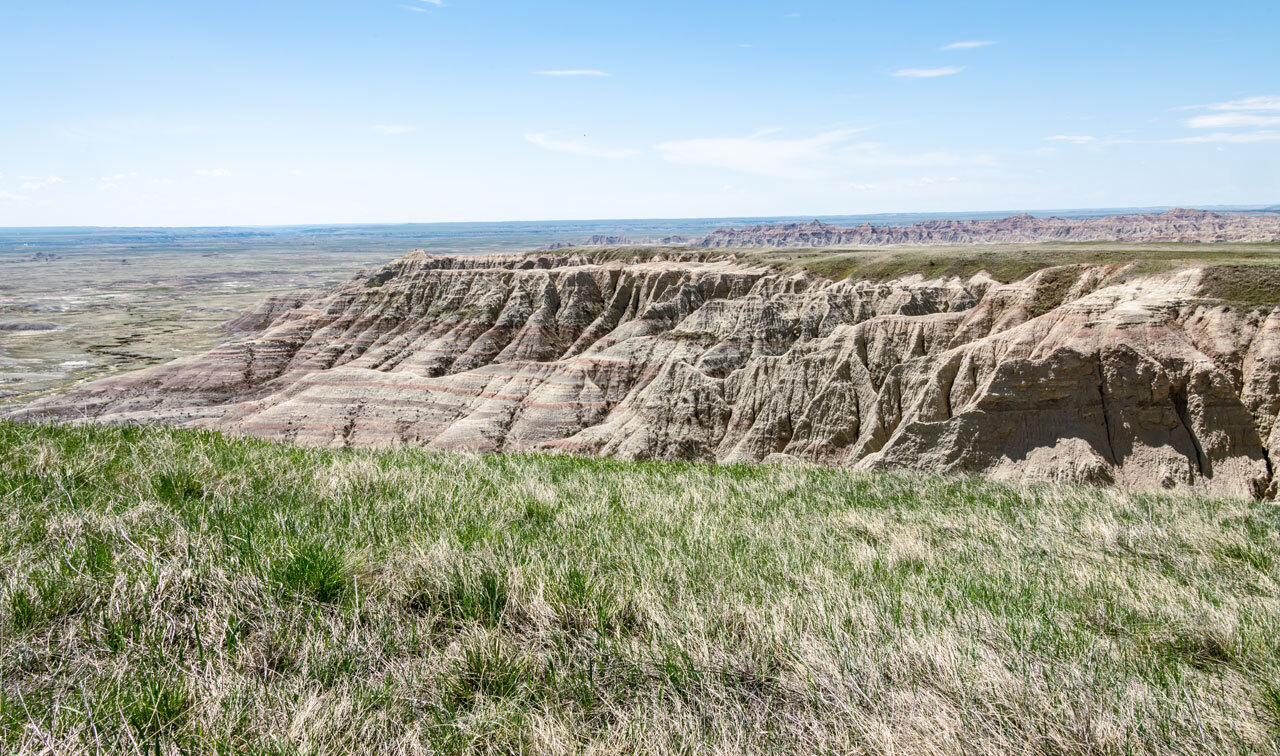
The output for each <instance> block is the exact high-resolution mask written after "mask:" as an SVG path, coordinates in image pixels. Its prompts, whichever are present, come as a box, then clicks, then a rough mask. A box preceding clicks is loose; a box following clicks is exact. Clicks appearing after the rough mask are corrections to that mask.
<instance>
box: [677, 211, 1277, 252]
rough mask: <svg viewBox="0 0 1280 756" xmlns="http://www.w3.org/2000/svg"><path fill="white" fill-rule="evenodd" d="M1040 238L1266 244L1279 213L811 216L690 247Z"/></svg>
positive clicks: (720, 233)
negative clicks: (856, 222) (881, 219)
mask: <svg viewBox="0 0 1280 756" xmlns="http://www.w3.org/2000/svg"><path fill="white" fill-rule="evenodd" d="M1046 241H1078V242H1091V241H1114V242H1273V241H1280V215H1263V214H1247V215H1246V214H1236V213H1214V212H1209V211H1207V210H1189V209H1185V208H1177V209H1174V210H1169V211H1168V212H1164V213H1158V214H1144V215H1113V216H1109V217H1106V218H1057V217H1049V218H1037V217H1035V216H1033V215H1031V214H1029V213H1020V214H1018V215H1013V216H1010V217H1008V218H1001V219H999V220H931V221H921V222H920V223H915V224H913V225H910V226H873V225H871V224H869V223H864V224H862V225H860V226H853V227H841V226H832V225H829V224H826V223H821V222H819V221H816V220H814V221H810V222H809V223H784V224H774V225H758V226H747V227H745V228H722V229H717V230H715V231H712V232H711V233H710V234H707V235H706V236H704V237H703V238H701V239H698V240H696V241H693V242H691V243H690V246H694V247H702V248H709V249H725V248H733V247H738V248H742V247H764V248H777V247H878V246H887V245H893V244H1002V243H1004V244H1007V243H1012V244H1032V243H1036V242H1046Z"/></svg>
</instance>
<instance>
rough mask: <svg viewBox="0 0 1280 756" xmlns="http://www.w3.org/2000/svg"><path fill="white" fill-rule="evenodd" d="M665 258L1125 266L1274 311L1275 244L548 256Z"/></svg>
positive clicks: (1002, 275) (1009, 270)
mask: <svg viewBox="0 0 1280 756" xmlns="http://www.w3.org/2000/svg"><path fill="white" fill-rule="evenodd" d="M672 253H675V254H679V255H683V256H687V257H692V258H695V259H698V258H701V259H716V258H720V257H724V256H726V255H734V256H736V257H737V258H738V259H740V260H743V261H744V262H749V263H753V264H758V265H770V266H773V267H776V268H778V269H780V270H784V271H785V270H808V271H811V272H813V273H816V274H818V275H820V276H824V277H826V278H829V279H831V280H833V281H842V280H844V279H846V278H855V279H861V280H868V281H888V280H892V279H894V278H898V277H900V276H905V275H911V274H915V273H919V274H921V275H923V276H926V277H929V278H935V277H939V276H960V277H961V278H968V277H969V276H972V275H973V274H975V273H977V272H979V271H986V272H987V273H989V274H990V275H991V276H993V277H994V278H996V279H997V280H999V281H1004V282H1006V283H1008V282H1010V281H1017V280H1020V279H1022V278H1026V277H1027V276H1029V275H1031V274H1032V273H1035V272H1036V271H1038V270H1043V269H1045V268H1052V267H1056V266H1060V265H1115V264H1120V265H1131V266H1133V267H1132V268H1131V269H1130V271H1129V272H1130V273H1134V274H1137V273H1160V272H1164V271H1171V270H1178V269H1181V268H1190V267H1204V268H1207V269H1208V275H1207V276H1206V280H1205V295H1206V296H1207V297H1211V298H1215V299H1220V300H1222V301H1223V302H1225V303H1228V304H1232V305H1242V306H1256V305H1276V304H1280V244H1275V243H1256V244H1246V243H1208V244H1189V243H1173V242H1146V243H1120V242H1044V243H1040V244H968V245H956V246H946V245H939V246H896V247H868V248H858V249H849V248H839V247H833V248H823V249H802V248H795V249H792V248H784V249H692V248H670V247H610V248H603V249H602V248H600V247H584V248H580V249H564V250H557V251H556V252H554V253H553V254H558V255H571V254H585V255H590V256H592V257H595V258H598V259H619V260H630V259H641V260H643V259H648V258H651V257H654V256H657V255H665V254H672ZM544 254H545V253H544Z"/></svg>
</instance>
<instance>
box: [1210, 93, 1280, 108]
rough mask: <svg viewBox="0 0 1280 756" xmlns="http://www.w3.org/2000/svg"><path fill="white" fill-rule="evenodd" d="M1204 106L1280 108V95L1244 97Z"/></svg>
mask: <svg viewBox="0 0 1280 756" xmlns="http://www.w3.org/2000/svg"><path fill="white" fill-rule="evenodd" d="M1204 107H1207V108H1209V109H1210V110H1280V95H1261V96H1258V97H1245V98H1243V99H1240V100H1228V101H1227V102H1217V103H1214V104H1212V105H1205V106H1204Z"/></svg>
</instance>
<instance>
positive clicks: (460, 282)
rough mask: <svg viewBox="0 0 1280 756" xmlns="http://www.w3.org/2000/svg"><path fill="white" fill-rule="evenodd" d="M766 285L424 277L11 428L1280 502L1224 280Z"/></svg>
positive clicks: (1259, 323) (264, 322)
mask: <svg viewBox="0 0 1280 756" xmlns="http://www.w3.org/2000/svg"><path fill="white" fill-rule="evenodd" d="M749 259H750V258H749V257H747V258H742V259H735V258H733V257H731V256H725V257H722V258H719V259H717V258H714V257H708V256H707V254H706V253H697V254H679V253H675V252H672V253H670V254H668V255H666V256H665V257H663V256H661V255H660V256H659V257H654V258H650V259H647V260H642V259H640V258H634V259H631V260H611V259H608V257H607V256H606V255H602V254H587V253H583V254H577V255H520V256H488V257H448V256H435V255H430V254H427V253H423V252H415V253H411V254H409V255H407V256H405V257H402V258H400V259H399V260H397V261H395V262H393V263H390V264H389V265H387V266H385V267H383V268H380V269H378V270H374V271H371V272H368V273H365V274H361V275H359V276H357V277H356V278H355V279H353V280H351V281H349V282H347V283H344V284H342V285H339V286H337V287H334V288H331V289H329V290H326V291H324V292H319V293H314V294H312V295H309V296H302V297H290V298H276V299H271V300H268V301H266V302H264V303H263V304H262V305H261V306H260V307H259V308H258V309H257V310H255V311H253V312H250V313H247V314H245V315H244V316H243V317H241V318H239V319H238V320H237V321H235V324H236V327H237V328H238V329H240V330H241V331H247V333H244V334H243V335H241V336H240V337H238V338H235V339H233V340H230V341H228V342H225V343H223V344H222V345H220V346H218V347H217V348H215V349H213V350H212V351H209V352H207V353H205V354H201V355H198V356H193V357H188V358H184V359H179V360H176V361H174V362H172V363H169V364H165V365H160V366H156V367H152V368H148V369H145V370H141V371H138V372H134V373H129V374H124V375H120V376H115V377H111V378H108V379H103V380H99V381H96V382H94V383H90V384H86V385H84V386H82V387H80V388H78V389H76V390H74V391H72V392H71V393H68V394H64V395H61V396H57V397H53V398H50V399H46V400H43V401H41V402H39V403H36V404H32V405H28V406H27V407H24V408H21V409H19V410H18V411H17V412H16V413H11V414H13V415H16V416H17V417H19V418H22V419H27V420H55V421H70V420H81V419H95V420H97V421H102V422H112V423H171V424H181V425H188V426H197V427H207V428H216V429H221V430H223V431H227V432H231V433H235V434H247V435H251V436H258V437H263V438H271V439H286V440H291V441H295V442H299V443H304V444H314V445H321V446H332V447H342V446H384V445H399V444H412V445H420V446H426V447H430V448H435V449H454V450H475V451H481V452H500V451H515V450H547V451H558V452H570V453H574V454H582V455H608V456H614V457H622V458H627V459H685V460H706V461H716V462H762V461H767V462H772V461H781V460H788V459H800V460H811V461H815V462H819V463H823V464H831V465H848V466H856V467H859V468H866V469H896V470H904V469H905V470H915V471H927V472H931V473H981V474H985V475H988V476H991V477H994V478H997V479H1004V480H1049V481H1066V482H1072V483H1091V484H1114V485H1118V486H1121V487H1124V488H1126V489H1135V490H1152V489H1184V490H1191V491H1197V492H1202V493H1206V494H1213V495H1224V496H1243V497H1259V496H1274V495H1275V493H1276V482H1275V481H1276V478H1275V475H1274V471H1273V469H1272V464H1271V460H1274V459H1280V425H1278V424H1277V415H1278V414H1280V308H1241V307H1230V306H1226V305H1223V304H1221V303H1217V302H1214V301H1208V300H1206V299H1205V298H1204V297H1203V295H1202V291H1201V279H1202V276H1203V271H1202V270H1199V269H1195V268H1188V269H1183V270H1178V271H1174V272H1168V273H1161V274H1148V275H1139V274H1138V273H1137V272H1136V271H1135V270H1134V269H1132V268H1127V267H1126V266H1124V265H1121V264H1116V265H1067V266H1061V267H1054V268H1048V269H1044V270H1040V271H1038V272H1036V273H1034V274H1033V275H1030V276H1029V277H1027V278H1025V279H1023V280H1020V281H1015V282H1011V283H1001V282H999V281H996V280H994V279H992V278H991V277H989V276H987V275H986V274H983V273H979V274H977V275H974V276H972V277H970V278H967V279H962V278H955V277H952V278H934V279H925V278H923V277H921V276H919V275H916V276H911V277H905V278H900V279H897V280H893V281H888V282H872V281H857V280H846V281H842V282H832V281H829V280H826V279H824V278H821V277H819V276H816V275H814V274H812V273H809V272H805V271H801V272H791V273H782V272H778V271H777V270H774V269H770V268H766V267H757V266H753V265H752V264H750V262H749Z"/></svg>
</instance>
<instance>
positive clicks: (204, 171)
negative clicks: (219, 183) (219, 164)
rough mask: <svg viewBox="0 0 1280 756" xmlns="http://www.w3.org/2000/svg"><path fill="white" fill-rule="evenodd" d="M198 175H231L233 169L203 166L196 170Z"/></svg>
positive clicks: (207, 176)
mask: <svg viewBox="0 0 1280 756" xmlns="http://www.w3.org/2000/svg"><path fill="white" fill-rule="evenodd" d="M196 175H197V176H204V177H205V178H225V177H227V176H230V175H231V171H229V170H227V169H226V168H201V169H199V170H197V171H196Z"/></svg>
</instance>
